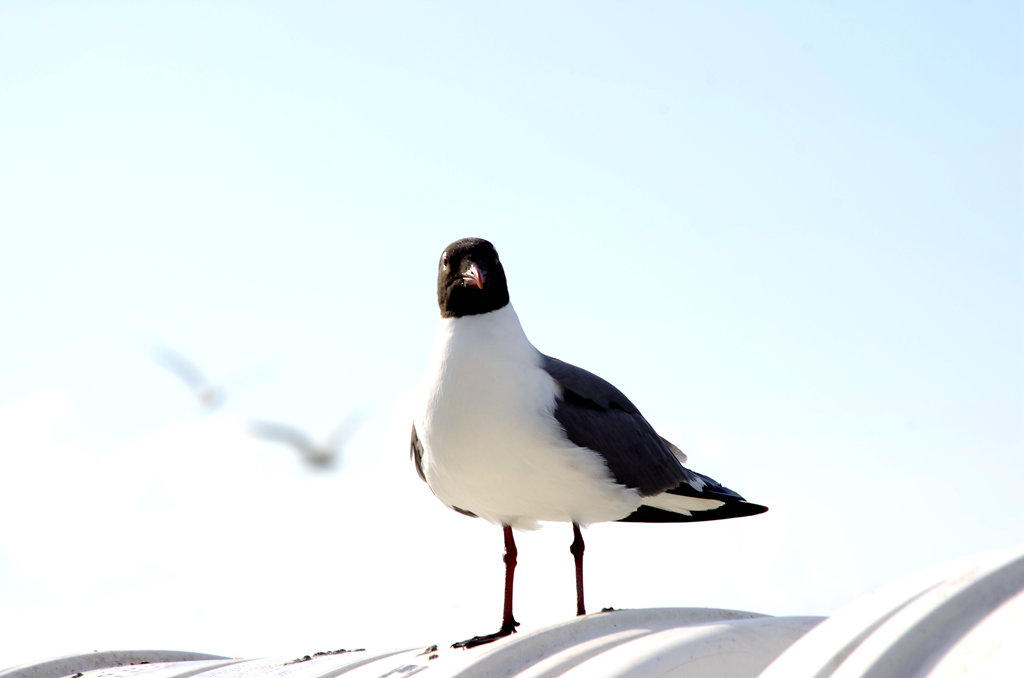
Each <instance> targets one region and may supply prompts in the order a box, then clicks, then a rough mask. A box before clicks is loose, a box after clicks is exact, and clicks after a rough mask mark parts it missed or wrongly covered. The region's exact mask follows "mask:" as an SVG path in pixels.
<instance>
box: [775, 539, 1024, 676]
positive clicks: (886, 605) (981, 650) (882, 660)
mask: <svg viewBox="0 0 1024 678" xmlns="http://www.w3.org/2000/svg"><path fill="white" fill-rule="evenodd" d="M1022 595H1024V549H1022V548H1016V549H1009V550H1004V551H997V552H994V553H987V554H982V555H980V556H973V557H971V558H965V559H961V560H957V561H954V562H952V563H948V564H945V565H941V566H939V567H937V568H932V569H930V570H927V571H925V572H923V573H920V574H917V575H914V576H912V577H908V578H906V579H903V580H900V581H898V582H896V583H895V584H892V585H890V586H888V587H886V588H884V589H882V590H880V591H879V592H877V593H875V594H873V595H870V596H866V597H865V598H863V599H861V600H859V601H857V602H855V603H853V604H852V605H850V606H849V607H847V608H845V609H843V610H840V611H839V612H838V613H836V614H835V615H834V616H832V617H831V618H830V619H828V620H827V621H826V622H825V623H823V624H821V626H819V627H818V628H817V629H815V630H814V631H812V632H811V633H808V634H807V635H806V636H805V637H804V638H802V639H801V640H800V641H798V642H797V643H795V644H794V645H793V646H792V647H791V648H789V650H787V651H786V652H785V653H784V654H782V655H781V656H780V657H779V658H778V659H777V660H776V661H775V662H773V663H772V665H771V666H769V668H768V669H767V670H765V672H764V673H763V674H762V675H761V678H791V677H792V676H801V677H806V678H851V677H853V676H857V677H871V678H883V677H888V676H892V677H894V678H897V677H898V678H912V677H914V676H938V675H958V676H962V675H983V676H1000V675H1015V676H1020V675H1024V667H1021V666H1020V665H1018V667H1017V669H1016V671H1015V672H1014V673H1009V674H1007V673H998V672H997V671H1000V670H1001V669H999V667H998V666H997V663H998V664H1004V663H1005V661H1007V660H1006V658H1007V657H1011V656H1013V655H1017V656H1019V651H1018V650H1015V649H1014V645H1015V644H1016V643H1015V641H1019V636H1020V628H1021V627H1020V626H1018V625H1016V620H1018V619H1019V618H1020V615H1021V614H1022V612H1021V609H1020V605H1021V603H1020V597H1021V596H1022ZM968 660H969V663H965V662H967V661H968Z"/></svg>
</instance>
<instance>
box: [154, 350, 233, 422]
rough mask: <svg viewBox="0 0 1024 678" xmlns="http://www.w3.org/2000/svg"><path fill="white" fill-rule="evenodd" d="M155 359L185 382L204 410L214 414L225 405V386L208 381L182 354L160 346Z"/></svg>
mask: <svg viewBox="0 0 1024 678" xmlns="http://www.w3.org/2000/svg"><path fill="white" fill-rule="evenodd" d="M153 357H154V358H155V359H156V361H157V362H158V363H160V365H161V366H163V367H164V368H165V369H167V370H168V371H170V372H172V373H174V375H175V376H177V377H178V378H179V379H181V381H182V382H184V384H185V385H186V386H187V387H188V388H189V390H190V391H192V395H194V396H195V397H196V400H198V401H199V404H200V405H201V406H202V408H203V409H204V410H206V411H208V412H212V411H213V410H216V409H218V408H219V407H220V406H221V405H223V404H224V401H225V400H226V398H227V392H226V391H225V389H224V386H223V385H221V384H215V383H213V382H211V381H210V380H209V379H207V377H206V375H205V374H204V373H203V372H202V370H200V369H199V367H198V366H196V364H195V363H194V362H192V361H191V360H189V359H188V358H186V357H185V356H183V355H182V354H180V353H178V352H177V351H174V350H172V349H170V348H168V347H167V346H160V347H158V348H156V349H155V350H154V351H153Z"/></svg>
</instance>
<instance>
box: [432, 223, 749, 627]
mask: <svg viewBox="0 0 1024 678" xmlns="http://www.w3.org/2000/svg"><path fill="white" fill-rule="evenodd" d="M437 301H438V305H439V306H440V308H441V320H440V323H439V325H438V329H437V335H436V337H435V340H434V348H433V352H432V354H431V359H430V364H429V368H428V373H427V382H426V393H425V396H426V397H425V400H424V405H423V408H422V410H421V411H420V412H419V413H418V415H417V416H416V418H415V420H414V421H413V426H412V459H413V462H414V463H415V464H416V471H417V472H418V473H419V475H420V477H421V478H422V479H423V480H424V481H426V483H427V485H429V486H430V489H431V490H432V491H433V492H434V494H435V495H436V496H437V498H438V499H440V500H441V501H442V502H444V504H445V505H447V506H449V507H450V508H452V509H454V510H456V511H458V512H459V513H463V514H465V515H469V516H479V517H481V518H484V519H486V520H488V521H490V522H493V523H496V524H499V525H501V526H502V529H503V531H504V536H505V556H504V563H505V599H504V611H503V615H502V620H501V628H500V629H499V630H498V631H497V632H496V633H492V634H490V635H486V636H476V637H474V638H470V639H468V640H464V641H461V642H458V643H455V645H453V647H473V646H474V645H482V644H484V643H489V642H491V641H493V640H496V639H498V638H501V637H503V636H507V635H509V634H511V633H515V627H516V626H518V625H519V624H518V622H516V620H515V619H514V618H513V616H512V581H513V573H514V571H515V566H516V544H515V540H514V539H513V537H512V528H518V529H534V528H536V527H538V525H537V521H561V522H567V523H572V531H573V541H572V544H571V546H570V547H569V551H570V552H571V553H572V555H573V559H574V561H575V565H576V614H577V615H582V614H586V608H585V606H584V603H583V546H584V545H583V535H582V534H581V533H580V527H581V526H586V525H588V524H589V523H595V522H599V521H608V520H622V521H638V522H652V523H657V522H690V521H698V520H719V519H722V518H738V517H741V516H750V515H755V514H758V513H763V512H764V511H767V510H768V509H767V508H766V507H764V506H759V505H757V504H751V503H748V502H746V501H744V500H743V497H741V496H740V495H738V494H737V493H735V492H733V491H732V490H730V489H728V488H726V487H723V486H722V485H720V484H719V483H718V482H716V481H714V480H712V479H711V478H709V477H707V476H705V475H701V474H700V473H696V472H694V471H691V470H689V469H687V468H685V467H684V466H683V464H682V462H684V461H686V455H684V454H683V453H682V452H681V451H680V450H679V448H677V447H676V446H675V445H673V444H672V443H670V442H668V441H667V440H665V439H664V438H662V437H661V436H659V435H658V434H657V433H656V432H655V430H654V429H653V428H652V427H651V425H650V424H649V423H647V420H646V419H644V418H643V416H642V415H641V414H640V411H639V410H637V408H636V406H634V405H633V403H631V402H630V401H629V400H628V399H627V398H626V396H624V395H623V394H622V392H621V391H619V390H618V389H617V388H615V387H614V386H612V385H611V384H609V383H608V382H607V381H605V380H604V379H601V378H600V377H598V376H596V375H594V374H591V373H590V372H587V371H586V370H583V369H580V368H579V367H576V366H574V365H570V364H569V363H565V362H562V361H561V360H558V359H556V358H552V357H550V356H546V355H544V354H543V353H541V352H540V351H538V350H537V349H536V348H534V346H533V344H531V343H530V341H529V339H527V338H526V334H525V333H524V332H523V328H522V326H521V325H520V324H519V318H518V317H517V316H516V312H515V311H514V310H513V309H512V305H511V304H510V303H509V296H508V284H507V280H506V279H505V270H504V269H503V268H502V265H501V262H500V261H499V260H498V253H497V251H495V249H494V246H493V245H491V243H489V242H487V241H486V240H481V239H479V238H464V239H462V240H456V241H455V242H453V243H452V244H451V245H449V246H448V247H447V248H446V249H445V251H444V252H443V253H442V254H441V261H440V263H439V267H438V274H437Z"/></svg>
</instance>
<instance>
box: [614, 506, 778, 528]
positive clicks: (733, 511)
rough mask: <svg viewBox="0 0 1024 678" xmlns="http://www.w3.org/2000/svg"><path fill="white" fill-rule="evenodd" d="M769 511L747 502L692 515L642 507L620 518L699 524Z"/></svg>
mask: <svg viewBox="0 0 1024 678" xmlns="http://www.w3.org/2000/svg"><path fill="white" fill-rule="evenodd" d="M767 510H768V507H767V506H762V505H760V504H752V503H750V502H746V501H734V502H726V503H725V504H723V505H722V506H719V507H718V508H716V509H712V510H710V511H693V512H692V513H691V514H690V515H685V514H682V513H675V512H673V511H665V510H664V509H659V508H654V507H653V506H646V505H645V506H641V507H640V508H638V509H637V510H636V511H633V512H632V513H630V514H629V515H628V516H626V517H625V518H619V520H618V521H617V522H620V523H699V522H705V521H708V520H728V519H729V518H745V517H747V516H756V515H758V514H761V513H764V512H765V511H767Z"/></svg>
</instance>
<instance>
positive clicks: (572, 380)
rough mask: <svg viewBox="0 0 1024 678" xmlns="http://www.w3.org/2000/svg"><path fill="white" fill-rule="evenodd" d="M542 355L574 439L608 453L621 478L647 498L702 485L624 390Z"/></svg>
mask: <svg viewBox="0 0 1024 678" xmlns="http://www.w3.org/2000/svg"><path fill="white" fill-rule="evenodd" d="M542 358H543V363H542V367H543V368H544V370H545V371H546V372H547V373H548V374H549V375H551V377H552V378H553V379H554V380H555V381H557V382H558V384H559V385H560V386H561V387H562V395H561V397H560V398H559V399H558V402H556V403H555V411H554V415H555V419H557V420H558V423H559V424H561V426H562V428H563V429H564V430H565V435H566V436H567V437H568V438H569V440H570V441H572V442H573V443H574V444H576V445H579V446H580V447H586V448H589V449H591V450H594V451H595V452H597V453H599V454H601V455H602V456H603V457H604V459H605V461H606V462H607V464H608V469H609V470H610V471H611V472H612V475H613V476H614V477H615V480H616V481H617V482H619V483H621V484H623V485H625V486H626V487H632V488H636V489H637V490H639V491H640V494H641V496H650V495H654V494H659V493H660V492H664V491H665V490H668V489H670V488H674V487H676V486H678V485H679V484H680V483H681V482H684V481H686V482H690V483H694V482H696V483H699V480H698V479H697V478H696V477H695V476H694V474H693V473H692V472H691V471H689V470H688V469H686V468H683V465H682V464H681V463H680V462H679V459H677V458H676V456H675V455H674V454H673V453H672V450H671V449H670V448H669V446H667V445H666V444H665V441H664V440H663V439H662V438H661V436H659V435H658V434H657V433H656V432H655V430H654V428H653V427H652V426H651V425H650V424H649V423H647V420H646V419H644V417H643V415H642V414H640V410H638V409H637V408H636V406H635V405H634V404H633V403H631V402H630V401H629V399H628V398H626V396H625V395H623V393H622V391H620V390H619V389H617V388H615V387H614V386H612V385H611V384H610V383H608V382H607V381H605V380H604V379H602V378H601V377H599V376H597V375H596V374H592V373H590V372H588V371H586V370H584V369H581V368H579V367H576V366H575V365H570V364H569V363H566V362H563V361H561V360H558V359H557V358H552V357H551V356H546V355H545V356H542Z"/></svg>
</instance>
